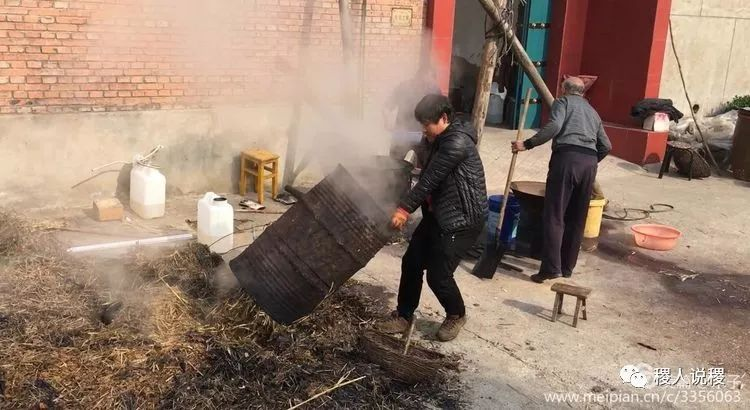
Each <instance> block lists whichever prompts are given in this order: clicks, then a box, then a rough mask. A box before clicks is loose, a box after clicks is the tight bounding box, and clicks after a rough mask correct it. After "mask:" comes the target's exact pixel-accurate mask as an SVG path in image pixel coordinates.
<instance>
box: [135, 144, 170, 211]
mask: <svg viewBox="0 0 750 410" xmlns="http://www.w3.org/2000/svg"><path fill="white" fill-rule="evenodd" d="M139 159H140V158H139V157H138V156H137V157H136V158H135V160H134V161H133V169H132V170H131V171H130V208H132V209H133V211H135V213H136V214H138V216H140V217H141V218H144V219H152V218H160V217H162V216H164V212H165V211H164V208H165V204H166V197H167V178H166V177H165V176H164V174H162V173H161V172H159V170H158V169H156V168H151V167H147V166H143V165H140V164H139V163H138V160H139Z"/></svg>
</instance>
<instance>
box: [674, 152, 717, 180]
mask: <svg viewBox="0 0 750 410" xmlns="http://www.w3.org/2000/svg"><path fill="white" fill-rule="evenodd" d="M691 155H692V157H693V175H692V177H693V178H708V177H710V176H711V167H710V166H709V165H708V162H707V161H706V160H705V159H704V158H703V155H701V154H700V152H699V151H698V150H695V149H693V150H684V149H677V150H675V151H674V164H675V166H677V171H679V173H680V175H684V176H688V174H689V173H690V157H691Z"/></svg>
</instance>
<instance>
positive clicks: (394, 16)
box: [391, 8, 412, 27]
mask: <svg viewBox="0 0 750 410" xmlns="http://www.w3.org/2000/svg"><path fill="white" fill-rule="evenodd" d="M411 20H412V9H410V8H392V9H391V26H393V27H411Z"/></svg>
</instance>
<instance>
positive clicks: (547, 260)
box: [539, 151, 598, 276]
mask: <svg viewBox="0 0 750 410" xmlns="http://www.w3.org/2000/svg"><path fill="white" fill-rule="evenodd" d="M597 163H598V161H597V158H596V156H594V155H588V154H584V153H581V152H577V151H566V152H555V153H554V154H552V159H551V160H550V163H549V173H548V174H547V190H546V192H545V194H544V239H543V248H542V267H541V268H540V270H539V273H541V274H550V275H559V274H563V275H566V276H568V275H571V274H572V273H573V268H575V266H576V262H577V261H578V251H579V250H580V248H581V241H582V240H583V230H584V228H585V226H586V216H587V215H588V212H589V202H590V201H591V191H592V189H593V187H594V180H595V179H596V169H597Z"/></svg>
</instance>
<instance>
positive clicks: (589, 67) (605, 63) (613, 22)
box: [545, 0, 671, 126]
mask: <svg viewBox="0 0 750 410" xmlns="http://www.w3.org/2000/svg"><path fill="white" fill-rule="evenodd" d="M633 3H634V2H633V1H632V0H559V1H556V2H554V3H553V10H552V31H551V33H550V46H549V47H550V48H549V53H548V55H549V58H548V67H549V70H548V71H547V75H546V79H545V80H546V82H547V84H548V86H549V87H550V89H551V90H552V92H553V93H557V92H558V91H559V87H560V83H561V82H562V76H563V75H564V74H587V75H595V76H598V77H599V79H598V80H597V82H596V83H595V84H594V86H593V88H591V90H590V91H589V93H588V94H587V97H588V98H589V100H590V101H591V103H592V105H593V106H594V107H595V108H596V109H597V111H599V114H600V115H601V117H602V119H604V121H607V122H614V123H619V124H623V125H630V126H636V125H637V126H640V124H637V123H636V122H635V121H634V120H633V119H632V118H630V108H631V107H632V106H633V105H634V104H635V103H636V102H638V101H639V100H641V99H643V98H648V97H656V96H658V94H659V83H660V82H661V71H662V65H663V63H664V50H665V47H666V40H667V25H668V22H669V10H670V8H671V0H639V1H638V2H637V6H636V5H634V4H633Z"/></svg>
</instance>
